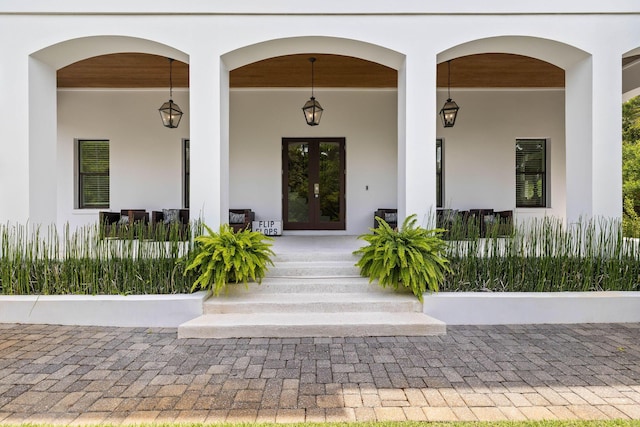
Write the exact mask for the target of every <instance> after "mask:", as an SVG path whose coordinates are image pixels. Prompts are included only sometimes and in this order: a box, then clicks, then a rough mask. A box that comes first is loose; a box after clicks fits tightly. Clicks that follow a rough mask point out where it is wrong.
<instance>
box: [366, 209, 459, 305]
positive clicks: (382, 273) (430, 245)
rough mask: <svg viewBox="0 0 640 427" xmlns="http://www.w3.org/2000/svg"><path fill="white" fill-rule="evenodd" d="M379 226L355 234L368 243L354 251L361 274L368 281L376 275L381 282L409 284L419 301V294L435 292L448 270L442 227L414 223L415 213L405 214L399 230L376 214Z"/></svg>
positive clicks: (394, 284)
mask: <svg viewBox="0 0 640 427" xmlns="http://www.w3.org/2000/svg"><path fill="white" fill-rule="evenodd" d="M376 221H378V224H379V227H378V228H375V229H372V233H371V234H363V235H361V236H358V238H359V239H363V240H365V241H366V242H368V243H369V244H368V245H367V246H364V247H362V248H360V249H358V250H356V251H354V254H356V255H360V256H361V258H360V260H359V261H358V262H357V264H356V265H357V266H358V267H360V274H361V275H362V276H368V277H369V279H370V280H369V281H370V282H372V281H373V280H374V279H378V282H379V283H380V285H381V286H383V287H386V286H392V287H394V288H395V289H397V288H399V287H400V285H402V286H404V287H406V288H409V289H410V290H411V291H412V292H413V294H414V295H415V296H417V297H418V299H419V300H420V301H422V294H423V293H424V292H426V291H427V290H429V291H434V292H437V291H438V288H439V284H440V283H442V282H443V281H444V276H445V273H447V272H450V271H451V270H450V269H449V266H448V263H449V261H448V260H447V259H446V258H444V256H443V255H444V252H445V250H446V243H445V242H444V241H443V240H442V238H441V235H442V232H443V231H444V230H442V229H432V230H426V229H424V228H422V227H419V226H416V216H415V215H411V216H409V217H407V218H406V219H405V220H404V222H403V223H402V227H401V228H400V230H397V231H396V230H393V229H392V228H391V227H390V226H389V224H388V223H387V222H386V221H384V220H383V219H382V218H378V217H376Z"/></svg>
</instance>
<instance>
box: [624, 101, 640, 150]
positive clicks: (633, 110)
mask: <svg viewBox="0 0 640 427" xmlns="http://www.w3.org/2000/svg"><path fill="white" fill-rule="evenodd" d="M622 140H623V141H624V142H627V143H636V142H639V141H640V96H636V97H635V98H632V99H630V100H628V101H627V102H625V103H624V104H622Z"/></svg>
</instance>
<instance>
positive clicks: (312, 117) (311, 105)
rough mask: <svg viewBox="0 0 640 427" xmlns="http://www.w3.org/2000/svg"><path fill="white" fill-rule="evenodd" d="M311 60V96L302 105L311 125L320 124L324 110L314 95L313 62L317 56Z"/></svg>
mask: <svg viewBox="0 0 640 427" xmlns="http://www.w3.org/2000/svg"><path fill="white" fill-rule="evenodd" d="M309 62H311V98H310V99H309V100H308V101H307V102H306V103H305V104H304V107H302V112H303V113H304V119H305V120H306V121H307V124H308V125H309V126H318V125H319V124H320V118H321V117H322V111H324V110H323V109H322V107H321V106H320V103H319V102H318V101H316V98H315V97H314V96H313V77H314V75H313V63H314V62H316V58H313V57H312V58H309Z"/></svg>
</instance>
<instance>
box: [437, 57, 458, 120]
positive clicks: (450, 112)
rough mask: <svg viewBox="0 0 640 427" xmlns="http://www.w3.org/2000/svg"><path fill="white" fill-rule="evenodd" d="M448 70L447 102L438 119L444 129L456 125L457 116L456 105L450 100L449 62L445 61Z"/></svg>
mask: <svg viewBox="0 0 640 427" xmlns="http://www.w3.org/2000/svg"><path fill="white" fill-rule="evenodd" d="M447 69H448V82H447V102H445V103H444V105H443V106H442V109H441V110H440V118H441V119H442V124H443V125H444V127H446V128H452V127H453V125H455V124H456V117H457V116H458V110H459V109H460V107H458V104H456V103H455V101H452V100H451V61H447Z"/></svg>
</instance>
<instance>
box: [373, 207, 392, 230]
mask: <svg viewBox="0 0 640 427" xmlns="http://www.w3.org/2000/svg"><path fill="white" fill-rule="evenodd" d="M376 217H378V218H382V219H383V220H385V222H386V223H387V224H389V227H391V228H392V229H396V228H398V209H395V208H393V209H392V208H379V209H378V210H376V211H375V213H374V214H373V228H378V227H379V224H378V221H377V220H376Z"/></svg>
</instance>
